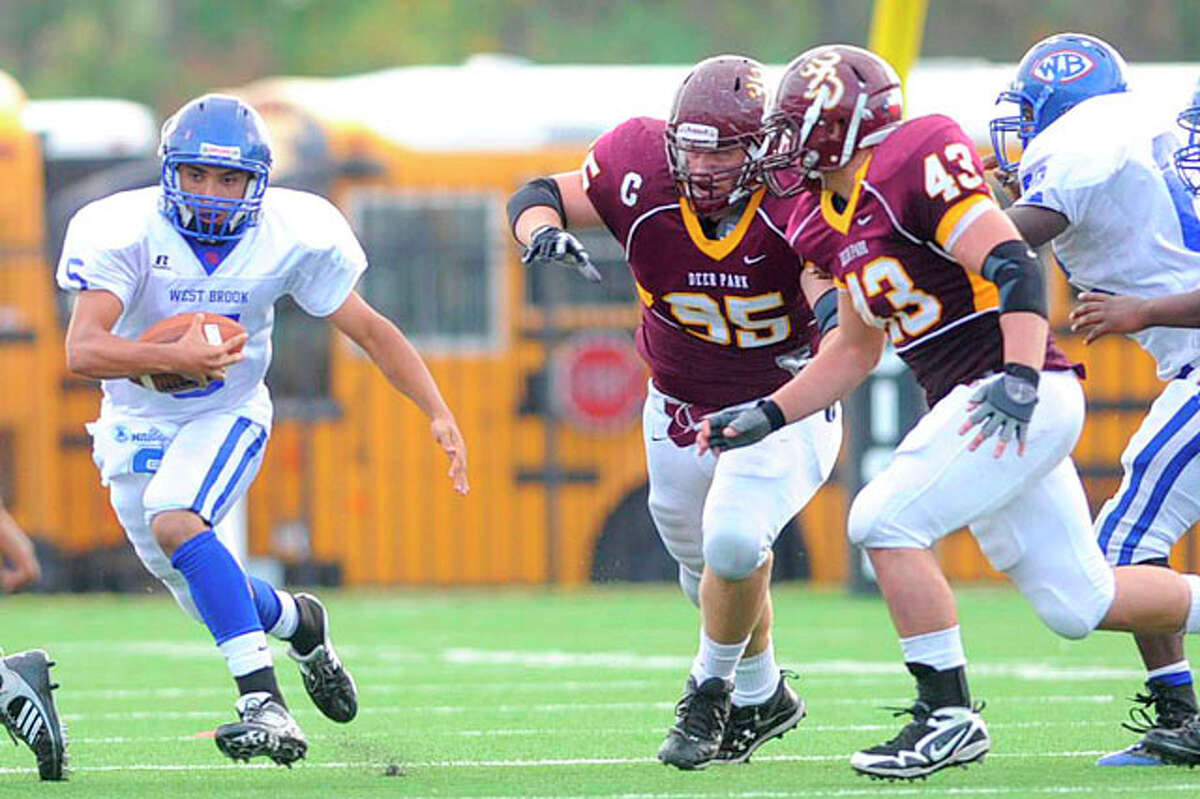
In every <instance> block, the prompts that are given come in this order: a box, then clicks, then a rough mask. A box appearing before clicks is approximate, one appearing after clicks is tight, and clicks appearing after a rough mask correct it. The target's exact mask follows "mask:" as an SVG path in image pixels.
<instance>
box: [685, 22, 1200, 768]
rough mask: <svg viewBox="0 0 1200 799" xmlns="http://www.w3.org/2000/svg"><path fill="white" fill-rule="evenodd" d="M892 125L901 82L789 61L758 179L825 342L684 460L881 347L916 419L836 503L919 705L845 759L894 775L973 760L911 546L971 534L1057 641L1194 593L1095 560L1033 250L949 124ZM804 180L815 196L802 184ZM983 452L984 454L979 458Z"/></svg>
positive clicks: (761, 422)
mask: <svg viewBox="0 0 1200 799" xmlns="http://www.w3.org/2000/svg"><path fill="white" fill-rule="evenodd" d="M900 119H901V93H900V81H899V79H898V77H897V75H896V73H895V71H894V70H893V69H892V68H891V67H890V66H889V65H888V64H887V63H886V62H885V61H883V59H881V58H879V57H878V56H876V55H874V54H873V53H870V52H868V51H866V50H862V49H860V48H857V47H851V46H848V45H831V46H824V47H818V48H815V49H812V50H809V51H807V52H805V53H803V54H802V55H801V56H799V57H798V58H797V59H796V60H795V61H793V62H792V63H791V64H790V65H789V66H788V68H787V70H786V72H785V73H784V76H783V78H782V82H781V84H780V88H779V92H778V94H777V95H776V98H775V101H774V105H773V107H772V109H771V113H770V114H769V115H768V118H767V124H766V127H767V133H768V139H769V141H768V149H769V154H768V155H767V156H766V158H765V161H764V169H765V179H766V181H767V183H768V185H770V186H771V188H772V190H773V191H774V192H777V193H779V194H797V195H799V196H798V199H797V201H796V203H795V205H794V207H793V210H792V215H791V219H790V222H789V226H788V237H789V240H790V241H791V243H792V246H793V247H794V249H795V250H796V252H797V253H798V254H800V255H801V256H802V257H803V258H804V259H805V261H806V262H807V263H811V264H812V265H813V268H815V269H817V270H820V271H823V272H826V273H829V274H832V275H833V276H834V279H835V281H836V282H837V283H838V286H839V293H838V304H839V317H840V325H839V328H838V335H837V336H835V337H833V338H832V339H830V341H829V342H827V345H826V346H824V347H822V348H821V351H820V353H819V354H818V355H817V356H816V357H815V358H814V359H813V360H812V362H811V363H810V364H809V365H808V366H807V367H806V368H805V369H804V371H802V372H801V373H800V374H799V375H797V376H796V377H794V378H793V379H792V380H791V381H790V382H789V383H788V384H787V385H786V386H784V387H782V388H781V389H779V390H777V391H776V392H775V393H774V394H772V396H771V397H770V399H769V400H767V401H766V402H764V403H762V404H760V405H758V406H756V407H754V408H750V409H732V410H727V411H721V412H719V413H717V414H714V415H713V416H712V417H711V418H710V420H707V421H706V422H705V423H704V424H703V425H702V430H701V433H700V448H701V449H707V448H713V449H716V450H718V451H721V452H723V453H729V452H736V451H737V450H736V447H739V446H742V445H743V444H749V443H752V442H756V441H759V440H761V439H763V438H764V437H767V436H768V434H770V433H771V432H772V431H773V430H776V429H779V428H781V427H783V425H784V424H785V423H786V422H788V421H791V420H796V419H804V418H806V417H808V416H809V415H810V414H813V413H815V412H816V411H819V410H820V409H821V408H824V407H826V406H827V405H829V403H831V402H835V401H836V400H837V399H839V398H840V397H842V396H843V395H844V394H845V393H846V392H848V391H850V390H851V389H853V388H854V387H855V386H857V385H858V384H859V383H860V382H861V381H862V380H863V379H864V378H865V377H866V375H867V374H868V373H869V372H870V371H871V369H872V368H873V367H874V365H875V364H876V362H877V361H878V359H879V357H880V354H881V352H882V350H883V347H884V344H885V342H886V341H887V340H889V339H890V341H891V344H892V346H893V348H894V349H895V350H896V352H897V353H898V354H899V356H900V357H901V358H902V359H903V360H904V361H905V362H906V363H907V364H908V365H909V367H910V368H911V369H912V370H913V372H914V373H915V376H916V378H917V380H918V382H919V383H920V384H921V385H922V387H923V388H924V389H925V392H926V395H927V398H928V401H929V405H930V411H929V413H927V414H926V415H925V416H924V417H923V418H922V419H921V420H920V422H919V423H918V424H917V426H916V427H915V428H914V429H913V430H912V431H911V432H910V433H909V434H908V435H907V436H906V437H905V439H904V440H903V441H902V442H901V443H900V445H899V447H898V448H897V450H896V453H895V457H894V459H893V460H892V462H891V463H890V464H889V465H888V466H887V467H886V468H885V469H884V470H883V471H882V472H881V473H880V474H879V475H878V476H876V477H875V478H874V479H873V480H871V482H870V483H869V484H868V485H867V486H866V487H864V488H863V490H862V491H861V492H859V494H858V496H857V497H855V499H854V503H853V505H852V507H851V510H850V517H849V520H848V523H847V527H848V533H849V536H850V540H851V541H852V542H853V543H855V544H857V545H861V546H863V547H865V548H866V549H867V551H868V553H869V555H870V558H871V562H872V564H873V565H874V567H875V571H876V574H877V576H878V580H879V586H880V589H881V590H882V592H883V596H884V599H885V600H886V601H887V603H888V607H889V609H890V611H891V614H892V620H893V623H894V624H895V626H896V630H897V632H898V633H899V635H900V645H901V649H902V651H903V653H904V660H905V661H906V664H907V666H908V669H909V671H910V672H911V673H912V674H913V676H914V677H915V678H916V682H917V692H918V698H917V700H916V701H915V702H914V704H913V706H912V707H911V709H910V711H909V712H910V713H911V714H912V717H913V718H912V721H911V722H910V723H908V724H906V725H905V727H904V728H903V729H902V730H901V731H900V733H899V734H898V735H897V736H896V737H894V738H892V739H891V740H889V741H887V742H885V743H883V744H880V745H878V746H874V747H871V748H869V749H865V750H863V751H860V752H857V753H855V754H854V755H853V757H852V758H851V765H852V767H853V768H854V769H855V770H857V771H859V772H861V773H864V774H868V775H871V776H875V777H883V778H892V779H896V778H901V779H911V778H916V777H924V776H926V775H928V774H931V773H933V772H935V771H937V770H939V769H941V768H945V767H947V766H951V765H961V764H966V763H970V762H973V761H976V760H979V759H981V758H982V757H983V756H984V755H985V754H986V753H987V751H988V749H989V747H990V745H991V741H990V738H989V736H988V732H987V727H986V726H985V725H984V722H983V719H982V718H981V717H980V715H979V708H978V706H973V705H972V704H971V697H970V693H969V691H968V688H967V680H966V671H965V667H966V658H965V656H964V654H963V647H962V640H961V637H960V634H959V628H958V621H957V618H956V613H955V606H954V596H953V594H952V593H951V591H950V587H949V585H948V584H947V583H946V579H945V577H944V576H943V575H942V572H941V570H940V569H939V568H938V566H937V562H936V560H935V559H934V556H933V554H932V551H931V549H930V548H931V547H932V545H933V544H934V543H935V542H936V541H937V540H938V539H940V538H942V537H943V536H945V535H947V534H948V533H950V532H952V531H954V530H956V529H959V528H961V527H963V526H969V527H970V529H971V531H972V533H973V534H974V535H975V537H976V539H977V540H978V542H979V545H980V547H981V549H982V550H983V552H984V553H985V554H986V555H987V557H988V558H989V560H990V561H991V562H992V565H993V566H995V567H996V568H997V569H999V570H1000V571H1003V572H1005V573H1006V574H1008V576H1009V577H1010V578H1011V579H1012V580H1013V582H1014V583H1015V584H1016V585H1017V587H1018V588H1019V589H1020V591H1021V593H1022V594H1024V596H1025V597H1026V598H1027V599H1028V600H1029V601H1030V604H1032V605H1033V607H1034V610H1035V611H1036V612H1037V614H1038V616H1039V617H1041V619H1042V620H1043V621H1044V622H1045V623H1046V625H1047V626H1049V627H1050V628H1051V629H1052V630H1054V631H1055V632H1056V633H1058V634H1060V635H1062V636H1064V637H1067V638H1082V637H1084V636H1085V635H1087V634H1088V633H1090V632H1091V631H1092V630H1093V629H1096V628H1098V627H1099V628H1103V629H1108V630H1125V631H1130V630H1134V631H1139V632H1176V631H1179V630H1183V629H1186V630H1188V631H1189V632H1190V631H1195V630H1196V629H1197V628H1200V578H1198V577H1196V576H1195V575H1185V576H1181V575H1178V574H1175V573H1173V572H1170V571H1169V570H1166V569H1159V568H1155V567H1147V566H1140V567H1139V566H1132V567H1122V568H1118V569H1116V570H1113V569H1111V568H1110V567H1109V566H1108V564H1107V562H1106V561H1105V559H1104V557H1103V555H1102V553H1101V552H1100V550H1099V548H1098V547H1097V546H1096V544H1095V540H1094V537H1093V536H1092V533H1091V523H1090V519H1089V515H1088V506H1087V502H1086V499H1085V497H1084V493H1083V488H1082V486H1081V485H1080V482H1079V476H1078V474H1077V473H1076V471H1075V467H1074V464H1073V463H1072V462H1071V458H1070V453H1071V450H1072V448H1073V447H1074V445H1075V441H1076V439H1077V438H1078V437H1079V432H1080V430H1081V428H1082V426H1083V413H1084V398H1083V391H1082V388H1081V387H1080V384H1079V377H1078V375H1077V373H1076V372H1077V367H1076V366H1075V365H1074V364H1072V363H1071V362H1070V361H1068V360H1067V359H1066V357H1065V356H1064V355H1063V354H1062V352H1061V351H1060V350H1059V349H1058V347H1057V346H1056V345H1055V344H1054V341H1053V339H1052V338H1051V337H1050V336H1049V334H1048V325H1047V322H1046V302H1045V291H1044V284H1043V277H1042V274H1041V271H1040V269H1039V267H1038V264H1037V261H1036V259H1035V257H1034V254H1033V253H1032V251H1030V250H1029V248H1028V246H1027V245H1026V244H1025V242H1024V241H1023V240H1022V239H1021V237H1020V235H1019V234H1018V233H1017V230H1016V228H1015V227H1014V226H1013V224H1012V222H1011V221H1010V220H1009V218H1008V217H1007V216H1006V215H1005V214H1004V213H1003V212H1002V211H1001V210H1000V209H999V207H998V206H997V205H996V204H995V203H994V202H993V200H992V197H991V196H990V193H989V191H988V189H987V187H986V185H985V183H984V179H983V170H982V165H981V163H980V160H979V156H978V154H977V153H976V151H975V148H974V146H973V145H972V143H971V141H970V139H968V138H967V137H966V135H965V134H964V133H963V132H962V130H961V129H960V128H959V126H958V125H957V124H956V123H955V122H954V121H953V120H951V119H949V118H947V117H944V116H938V115H933V116H926V117H920V118H917V119H912V120H908V121H906V122H901V121H900ZM814 183H816V184H819V186H820V191H811V192H802V191H800V189H802V188H803V187H804V186H805V185H813V184H814ZM1035 407H1036V408H1037V413H1036V414H1035V413H1034V409H1035ZM783 429H786V427H783ZM993 437H994V438H993ZM988 439H993V440H994V441H995V442H996V443H995V445H994V446H988V447H984V448H981V445H982V444H983V442H984V441H987V440H988ZM766 440H770V439H769V437H768V438H766ZM1014 443H1015V446H1010V445H1012V444H1014ZM722 457H724V454H723V455H722Z"/></svg>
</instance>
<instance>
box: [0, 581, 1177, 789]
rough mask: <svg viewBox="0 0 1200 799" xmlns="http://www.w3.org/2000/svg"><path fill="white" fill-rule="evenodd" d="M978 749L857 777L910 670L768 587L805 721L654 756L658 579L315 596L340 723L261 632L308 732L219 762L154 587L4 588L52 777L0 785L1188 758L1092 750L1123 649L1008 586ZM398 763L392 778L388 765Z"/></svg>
mask: <svg viewBox="0 0 1200 799" xmlns="http://www.w3.org/2000/svg"><path fill="white" fill-rule="evenodd" d="M960 597H961V603H960V610H961V614H962V619H963V624H964V627H965V640H966V645H967V650H968V654H969V656H970V657H971V658H972V671H973V675H974V677H973V688H974V691H975V694H976V698H979V699H985V700H986V701H987V703H988V707H987V710H986V711H985V714H984V715H985V718H986V719H987V721H988V724H989V726H990V728H991V731H992V735H993V738H994V741H995V743H994V748H993V750H992V753H991V754H990V755H989V757H988V760H987V762H986V763H984V764H982V765H978V766H972V767H971V768H970V769H969V770H963V769H953V770H951V771H947V772H942V773H940V774H937V775H935V776H934V777H933V778H931V779H930V780H929V781H928V782H925V783H915V784H907V783H895V784H888V783H879V782H870V781H868V780H866V779H865V778H862V777H858V776H855V775H854V773H853V772H851V770H850V768H849V766H848V764H847V757H848V755H849V753H850V752H852V751H853V750H855V749H857V748H860V747H862V746H866V745H871V744H874V743H878V742H879V741H881V740H883V739H885V738H890V737H891V736H892V734H894V732H895V731H896V730H897V729H898V728H899V723H900V720H898V719H893V718H892V717H891V715H890V714H889V713H887V712H885V711H882V710H880V707H881V706H884V705H901V704H907V702H908V700H910V699H911V691H912V687H911V684H910V679H909V677H908V675H907V673H906V672H904V670H903V667H902V665H901V664H900V662H899V658H898V652H899V650H898V646H897V644H896V641H895V638H894V636H893V634H892V630H891V627H890V625H889V623H888V620H887V616H886V612H885V609H884V607H883V605H882V604H881V603H880V602H879V601H877V600H869V599H854V598H848V597H846V596H844V595H843V594H841V593H838V592H815V591H810V590H806V589H800V588H795V587H788V588H783V589H780V590H778V591H777V592H776V616H777V620H778V621H777V628H776V637H777V649H778V652H779V655H780V660H781V662H782V663H783V664H784V665H787V666H791V667H793V668H795V669H796V670H797V671H799V672H800V673H801V679H800V680H799V682H798V683H797V688H798V690H799V691H800V693H801V694H802V695H803V696H804V697H805V698H806V699H807V700H808V703H809V716H808V718H807V719H806V720H805V721H804V722H802V723H801V725H800V728H799V729H798V730H796V731H794V732H792V733H791V734H789V735H788V736H787V737H786V738H784V739H783V740H782V741H773V742H771V743H770V744H768V745H766V746H765V747H763V748H762V749H761V750H759V754H758V756H757V757H755V758H754V760H753V761H752V762H751V763H750V764H748V765H744V766H732V767H723V768H715V767H714V768H711V769H709V770H708V771H704V772H697V773H683V772H679V771H675V770H673V769H668V768H666V767H664V766H662V765H660V764H659V763H658V762H657V761H655V760H654V753H655V751H656V749H657V747H658V744H659V742H660V741H661V739H662V736H663V734H664V733H665V731H666V729H667V727H668V726H669V724H670V721H671V712H672V706H673V704H674V702H675V700H676V698H677V695H678V693H679V690H680V688H681V686H682V683H683V680H684V677H685V673H686V667H687V663H688V662H689V660H690V656H691V654H692V651H693V647H694V645H695V637H696V633H695V626H696V615H695V611H694V610H693V609H692V607H691V606H690V605H689V604H688V603H687V602H686V601H685V600H684V599H683V597H682V596H681V595H680V594H679V593H678V591H676V590H672V589H669V588H667V587H662V588H657V587H656V588H651V589H624V588H614V589H596V590H586V591H581V592H578V593H574V592H545V593H543V592H538V591H511V590H505V591H473V592H454V593H424V592H421V593H418V592H405V593H396V594H362V593H341V594H336V593H330V594H327V595H325V597H324V598H325V599H326V602H327V604H328V605H329V607H330V611H331V613H332V614H333V624H334V632H335V634H336V636H335V640H336V641H337V643H338V645H339V649H340V651H341V653H342V656H343V659H344V660H345V661H346V663H347V664H348V665H349V666H350V667H351V668H352V670H353V672H354V673H355V676H356V678H357V680H358V684H359V691H360V702H361V711H360V713H359V717H358V719H357V720H356V721H354V722H353V723H352V724H350V725H346V726H341V725H336V724H333V723H332V722H328V721H326V720H325V719H324V718H323V717H321V716H320V715H319V714H318V713H317V711H316V710H314V709H313V708H312V707H311V705H310V704H309V703H308V699H307V697H306V696H305V695H304V692H303V688H302V687H301V685H300V681H299V678H298V676H297V674H296V672H295V669H294V668H293V666H292V664H291V662H290V661H288V660H287V659H286V658H285V657H283V654H282V649H280V650H279V658H280V663H279V666H280V675H281V682H282V683H283V686H284V690H285V691H286V692H287V694H288V696H289V698H290V702H291V704H292V707H293V709H294V711H295V713H296V716H297V718H298V720H299V721H300V723H301V725H302V726H303V727H304V728H305V731H306V732H307V733H308V736H309V741H310V750H309V758H308V759H307V760H305V761H303V762H302V763H300V764H298V765H297V767H296V768H294V769H292V770H290V771H289V770H286V769H282V768H279V767H275V766H270V765H260V766H246V765H244V764H234V763H231V762H229V761H227V760H225V759H224V758H223V757H222V756H221V754H220V753H219V752H218V751H217V749H216V747H215V746H214V745H213V743H212V741H211V740H209V739H208V738H206V737H204V734H205V732H206V731H209V730H212V729H213V728H214V727H215V726H216V725H217V724H220V723H222V722H223V721H226V720H229V719H231V718H232V714H233V709H232V703H233V699H234V696H233V690H232V683H231V681H230V680H229V679H228V677H227V674H226V671H225V666H224V663H223V661H222V660H221V658H220V657H219V656H218V655H217V653H216V652H215V650H214V649H213V647H212V646H211V642H210V640H209V639H208V638H207V634H206V633H205V632H204V631H203V630H202V628H200V627H199V626H196V625H194V624H193V623H192V622H190V621H189V620H187V619H186V618H185V617H184V616H182V615H181V614H180V612H179V611H178V610H177V609H176V608H175V606H174V604H173V603H171V602H170V601H169V600H168V599H166V598H163V597H158V596H155V597H146V598H137V597H115V598H114V597H16V598H12V599H8V600H5V601H4V603H3V604H2V605H0V612H2V615H3V619H4V625H3V630H4V632H3V636H2V639H3V640H2V643H3V644H4V646H5V648H6V649H7V650H8V651H10V652H12V651H16V650H18V649H22V648H27V647H34V646H42V647H45V648H47V649H49V650H50V651H51V653H52V654H53V655H55V656H56V657H57V659H58V661H59V666H58V667H57V668H56V669H55V676H56V678H57V679H59V680H60V681H61V682H62V684H63V688H62V690H61V691H60V692H59V697H58V701H59V708H60V711H61V712H62V713H63V714H64V716H65V718H66V720H67V722H68V724H69V726H70V733H71V739H72V740H71V748H72V766H73V773H72V775H71V779H70V781H69V782H68V783H66V784H46V785H40V784H38V782H37V778H36V774H35V772H34V771H33V769H32V756H31V755H30V753H29V752H28V750H26V749H25V748H24V747H22V748H20V749H16V748H11V749H10V748H4V749H0V753H2V754H0V796H22V797H34V796H42V795H47V796H50V795H53V796H55V797H88V798H89V799H95V798H96V797H104V798H105V799H108V798H109V797H113V798H117V799H140V798H141V797H155V799H165V798H167V797H169V798H170V799H185V798H186V797H205V799H239V798H240V797H272V798H274V797H279V798H280V799H309V798H315V797H321V798H322V799H326V798H331V799H332V798H334V797H336V799H367V798H368V797H397V796H489V797H524V796H580V797H582V796H612V795H620V796H626V797H637V798H638V799H676V798H678V799H685V798H687V797H707V796H712V797H745V798H746V799H759V798H762V799H766V798H769V797H791V796H796V797H857V796H888V797H891V796H907V795H917V794H919V795H921V796H968V797H969V796H982V797H992V796H1020V797H1036V796H1045V795H1059V794H1063V795H1076V794H1081V795H1089V794H1095V795H1099V796H1133V797H1150V796H1183V795H1186V794H1187V793H1192V794H1195V793H1196V792H1200V773H1194V772H1191V771H1189V770H1187V769H1177V768H1150V769H1100V768H1097V767H1095V766H1094V765H1093V761H1094V760H1095V757H1096V755H1097V754H1099V753H1102V752H1105V751H1108V750H1111V749H1115V748H1118V747H1120V746H1124V745H1126V744H1127V743H1129V742H1131V741H1132V740H1133V736H1132V735H1131V734H1130V733H1127V732H1125V731H1124V730H1122V729H1120V727H1119V726H1118V723H1119V722H1120V721H1121V720H1122V719H1124V718H1125V713H1126V709H1127V707H1128V703H1127V702H1126V699H1125V698H1126V697H1127V696H1130V695H1132V694H1133V693H1134V692H1135V691H1136V690H1137V689H1138V688H1139V686H1140V673H1141V672H1140V669H1139V667H1138V662H1137V659H1136V656H1135V654H1134V649H1133V644H1132V642H1131V641H1130V640H1128V639H1127V638H1125V637H1123V636H1116V635H1107V634H1098V635H1096V636H1094V637H1093V638H1091V639H1089V640H1087V641H1084V642H1076V643H1072V642H1066V641H1061V640H1059V639H1057V638H1056V637H1055V636H1053V635H1052V634H1051V633H1049V632H1047V631H1046V630H1045V629H1044V628H1042V626H1041V625H1040V624H1039V623H1038V621H1037V620H1036V619H1035V617H1034V616H1033V613H1032V612H1031V611H1030V610H1029V609H1028V608H1027V607H1026V606H1025V605H1024V604H1023V602H1022V601H1021V600H1020V598H1019V597H1018V596H1017V595H1016V594H1014V593H1012V592H1010V591H1007V590H992V589H971V590H964V591H962V592H961V593H960ZM392 764H394V765H395V766H397V767H398V768H393V769H390V770H391V771H393V772H395V776H388V775H387V772H388V771H389V768H388V767H389V765H392Z"/></svg>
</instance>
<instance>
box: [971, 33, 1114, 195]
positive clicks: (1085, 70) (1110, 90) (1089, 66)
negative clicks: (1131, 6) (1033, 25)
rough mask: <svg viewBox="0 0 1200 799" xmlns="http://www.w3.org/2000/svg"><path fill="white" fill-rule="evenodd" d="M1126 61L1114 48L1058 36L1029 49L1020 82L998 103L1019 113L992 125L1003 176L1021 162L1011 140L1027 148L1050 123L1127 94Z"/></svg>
mask: <svg viewBox="0 0 1200 799" xmlns="http://www.w3.org/2000/svg"><path fill="white" fill-rule="evenodd" d="M1125 71H1126V68H1125V59H1124V58H1122V57H1121V54H1120V53H1118V52H1117V51H1116V50H1115V49H1114V48H1113V47H1112V45H1110V44H1109V43H1108V42H1105V41H1103V40H1101V39H1097V38H1096V37H1095V36H1088V35H1086V34H1083V33H1058V34H1055V35H1054V36H1049V37H1047V38H1045V39H1042V40H1041V41H1040V42H1038V43H1037V44H1035V45H1034V46H1033V47H1030V48H1029V50H1028V51H1027V52H1026V53H1025V57H1024V58H1022V59H1021V63H1020V64H1018V65H1017V77H1016V78H1015V79H1014V80H1013V82H1012V84H1011V85H1010V86H1009V87H1008V90H1007V91H1003V92H1000V96H999V97H997V98H996V102H997V103H1016V104H1017V106H1018V107H1019V109H1020V112H1019V113H1018V114H1016V115H1014V116H1005V117H997V118H996V119H993V120H992V123H991V126H990V127H991V134H992V149H994V150H995V151H996V161H997V162H998V163H999V171H1000V172H1001V173H1006V174H1008V175H1011V174H1013V173H1014V172H1016V170H1017V165H1018V163H1019V161H1012V160H1010V159H1009V157H1008V134H1010V133H1015V134H1017V138H1018V139H1020V141H1021V146H1022V147H1028V146H1029V142H1030V140H1031V139H1033V137H1034V136H1036V135H1038V134H1039V133H1041V132H1042V131H1043V130H1045V129H1046V128H1048V127H1049V126H1050V123H1052V122H1054V120H1056V119H1058V118H1059V117H1060V116H1062V115H1063V114H1065V113H1066V112H1067V111H1069V110H1070V109H1071V108H1074V107H1075V106H1076V105H1078V104H1079V103H1081V102H1083V101H1084V100H1086V99H1088V98H1089V97H1096V96H1097V95H1101V94H1114V93H1116V92H1123V91H1125V90H1126V89H1127V88H1128V86H1127V82H1126V79H1125Z"/></svg>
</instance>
